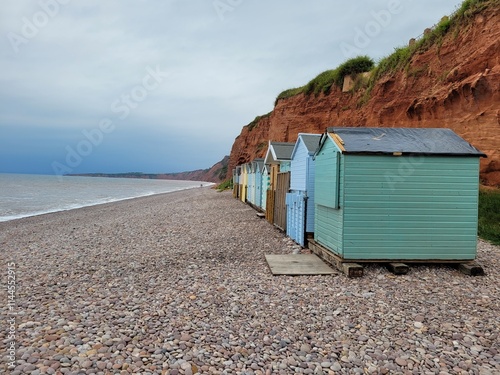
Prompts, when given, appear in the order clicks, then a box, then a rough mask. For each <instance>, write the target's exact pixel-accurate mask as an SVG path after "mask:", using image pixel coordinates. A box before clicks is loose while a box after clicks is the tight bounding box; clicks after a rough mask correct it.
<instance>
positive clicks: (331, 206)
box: [314, 128, 486, 262]
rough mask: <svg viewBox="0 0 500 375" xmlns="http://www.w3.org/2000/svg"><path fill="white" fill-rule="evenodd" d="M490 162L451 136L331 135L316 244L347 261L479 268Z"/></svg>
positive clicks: (321, 155) (321, 167)
mask: <svg viewBox="0 0 500 375" xmlns="http://www.w3.org/2000/svg"><path fill="white" fill-rule="evenodd" d="M485 156H486V155H485V154H483V153H482V152H480V151H479V150H477V149H476V148H474V147H473V146H472V145H470V144H469V143H468V142H466V141H465V140H464V139H462V138H461V137H459V136H458V135H457V134H455V133H454V132H453V131H452V130H450V129H441V128H439V129H429V128H427V129H425V128H417V129H415V128H412V129H410V128H328V129H327V132H326V133H325V134H323V135H322V138H321V141H320V146H319V147H318V150H317V151H316V154H315V163H316V174H315V204H316V211H315V235H314V239H315V241H316V242H317V243H318V244H320V245H322V246H323V247H325V248H326V249H327V250H329V251H331V252H333V253H334V254H335V255H337V256H339V257H340V258H342V259H344V260H353V261H362V260H366V261H375V260H380V261H384V260H390V261H394V260H400V261H407V262H409V261H427V260H428V261H439V260H444V261H450V260H473V259H475V257H476V243H477V210H478V191H479V159H480V157H485Z"/></svg>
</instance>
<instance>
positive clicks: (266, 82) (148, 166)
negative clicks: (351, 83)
mask: <svg viewBox="0 0 500 375" xmlns="http://www.w3.org/2000/svg"><path fill="white" fill-rule="evenodd" d="M460 3H461V1H457V0H441V1H435V0H420V1H416V0H415V1H411V0H410V1H405V0H401V1H398V0H390V1H389V0H371V1H366V0H359V1H334V0H311V1H290V0H288V1H286V0H268V1H264V0H253V1H250V0H40V1H27V0H6V1H2V4H1V5H0V35H1V39H0V40H1V41H0V173H44V174H54V173H56V174H62V173H85V172H128V171H141V172H150V173H157V172H179V171H185V170H193V169H199V168H208V167H210V166H211V165H212V164H214V163H215V162H217V161H219V160H220V159H222V157H223V156H224V155H226V154H229V152H230V149H231V146H232V143H233V141H234V138H235V137H236V136H237V135H238V134H239V133H240V131H241V127H242V126H243V125H246V124H248V123H249V122H250V121H252V120H253V119H254V117H255V116H257V115H261V114H264V113H267V112H269V111H271V110H272V109H273V104H274V99H275V98H276V96H277V95H278V94H279V93H280V92H281V91H283V90H284V89H288V88H291V87H297V86H302V85H304V84H305V83H307V82H308V81H309V80H310V79H312V78H313V77H315V76H316V75H317V74H318V73H320V72H322V71H324V70H327V69H332V68H335V67H337V66H338V65H339V64H341V63H342V62H344V61H345V60H346V59H348V58H350V57H354V56H356V55H368V56H370V57H372V58H373V59H374V60H375V61H377V60H378V59H380V58H381V57H384V56H386V55H388V54H390V53H391V52H392V51H393V49H394V48H395V47H397V46H401V45H405V44H406V43H407V42H408V40H409V39H410V38H411V37H416V36H418V35H420V34H421V33H422V32H423V30H424V29H425V28H426V27H429V26H432V25H433V24H435V23H436V22H438V21H439V19H440V18H441V17H442V16H443V15H447V14H450V13H452V12H453V11H454V10H455V9H456V7H457V6H458V5H459V4H460ZM332 125H333V124H332Z"/></svg>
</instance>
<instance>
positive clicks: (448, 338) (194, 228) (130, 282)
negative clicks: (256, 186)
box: [0, 188, 500, 375]
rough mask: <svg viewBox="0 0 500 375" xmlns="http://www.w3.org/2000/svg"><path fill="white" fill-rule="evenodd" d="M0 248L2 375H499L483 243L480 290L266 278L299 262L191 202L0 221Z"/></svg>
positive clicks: (194, 194) (498, 312)
mask: <svg viewBox="0 0 500 375" xmlns="http://www.w3.org/2000/svg"><path fill="white" fill-rule="evenodd" d="M0 245H1V251H0V258H1V264H2V267H3V270H2V276H1V280H2V285H3V287H2V289H1V292H0V296H1V298H2V300H3V301H4V303H3V304H2V330H1V331H0V340H1V342H2V345H1V346H0V348H1V350H2V353H1V356H2V361H1V363H0V373H7V374H12V375H16V374H34V375H37V374H75V375H76V374H88V375H90V374H120V375H126V374H171V375H175V374H185V375H192V374H439V375H444V374H481V375H487V374H500V278H499V268H500V262H499V260H500V248H499V247H498V246H493V245H491V244H489V243H487V242H484V241H482V240H479V241H478V255H477V261H478V263H480V264H481V265H482V266H483V268H484V271H485V273H486V275H485V276H480V277H471V276H467V275H464V274H462V273H460V272H459V271H458V270H457V269H456V268H455V267H453V266H451V265H412V266H411V268H410V271H409V273H408V274H406V275H398V276H395V275H393V274H391V273H390V272H389V271H388V270H387V269H386V268H385V267H384V266H383V265H379V264H369V265H367V266H366V267H365V272H364V276H363V277H362V278H352V279H349V278H347V277H346V276H345V275H343V274H342V273H340V272H338V273H336V274H333V275H322V276H273V275H272V274H271V272H270V270H269V267H268V265H267V263H266V260H265V257H264V255H265V254H292V253H300V252H303V253H306V252H308V250H306V249H302V248H301V247H300V246H298V245H296V244H295V243H294V242H293V241H292V240H290V239H289V238H287V237H286V236H285V235H284V234H283V233H282V232H280V231H279V230H278V229H276V228H275V227H273V226H272V225H271V224H269V223H268V222H267V221H266V220H265V219H261V218H259V217H258V216H257V215H256V211H255V210H254V209H252V208H251V207H249V206H248V205H246V204H244V203H242V202H241V201H238V200H236V199H234V198H233V197H232V195H231V193H230V192H222V193H219V192H217V191H215V190H213V189H209V188H196V189H191V190H184V191H179V192H173V193H168V194H161V195H155V196H150V197H144V198H137V199H131V200H126V201H121V202H115V203H111V204H103V205H99V206H93V207H86V208H81V209H77V210H71V211H64V212H59V213H53V214H47V215H41V216H35V217H30V218H24V219H19V220H13V221H9V222H3V223H0ZM9 270H10V271H11V273H10V274H11V275H15V301H14V302H15V304H14V305H13V304H12V303H11V300H10V299H9V296H8V292H7V290H8V289H7V287H6V285H10V284H8V283H9V280H11V278H8V274H9ZM11 319H15V325H12V324H10V323H9V322H10V321H11ZM3 327H5V328H3ZM9 327H11V328H10V330H9ZM12 332H13V333H14V336H15V339H14V340H13V339H12V337H9V336H12V335H11V333H12ZM12 345H14V347H15V349H12V350H14V351H15V357H16V358H15V361H12V358H11V357H10V354H11V351H10V349H9V348H13V346H12ZM13 362H14V363H13Z"/></svg>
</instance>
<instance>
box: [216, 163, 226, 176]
mask: <svg viewBox="0 0 500 375" xmlns="http://www.w3.org/2000/svg"><path fill="white" fill-rule="evenodd" d="M226 174H227V164H226V165H224V166H223V167H222V168H221V169H219V170H218V173H217V177H218V178H219V180H222V179H223V178H225V177H226Z"/></svg>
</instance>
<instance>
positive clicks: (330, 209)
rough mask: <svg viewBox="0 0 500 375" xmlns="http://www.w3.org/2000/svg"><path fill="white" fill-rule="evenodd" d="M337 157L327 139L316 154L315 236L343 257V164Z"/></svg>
mask: <svg viewBox="0 0 500 375" xmlns="http://www.w3.org/2000/svg"><path fill="white" fill-rule="evenodd" d="M340 156H341V155H340V154H339V153H338V150H337V148H336V147H335V146H334V145H333V143H332V142H329V141H327V142H325V143H324V144H323V146H322V148H321V149H320V150H319V151H318V152H317V154H316V157H315V161H314V163H315V187H314V195H315V196H314V200H315V213H314V239H315V240H316V241H317V242H318V243H320V244H322V245H323V246H325V247H327V248H328V249H330V250H332V251H333V252H335V253H337V254H338V255H340V256H342V255H343V194H344V188H343V182H344V179H343V175H342V170H343V168H344V165H343V158H341V157H340ZM337 166H338V167H337Z"/></svg>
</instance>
